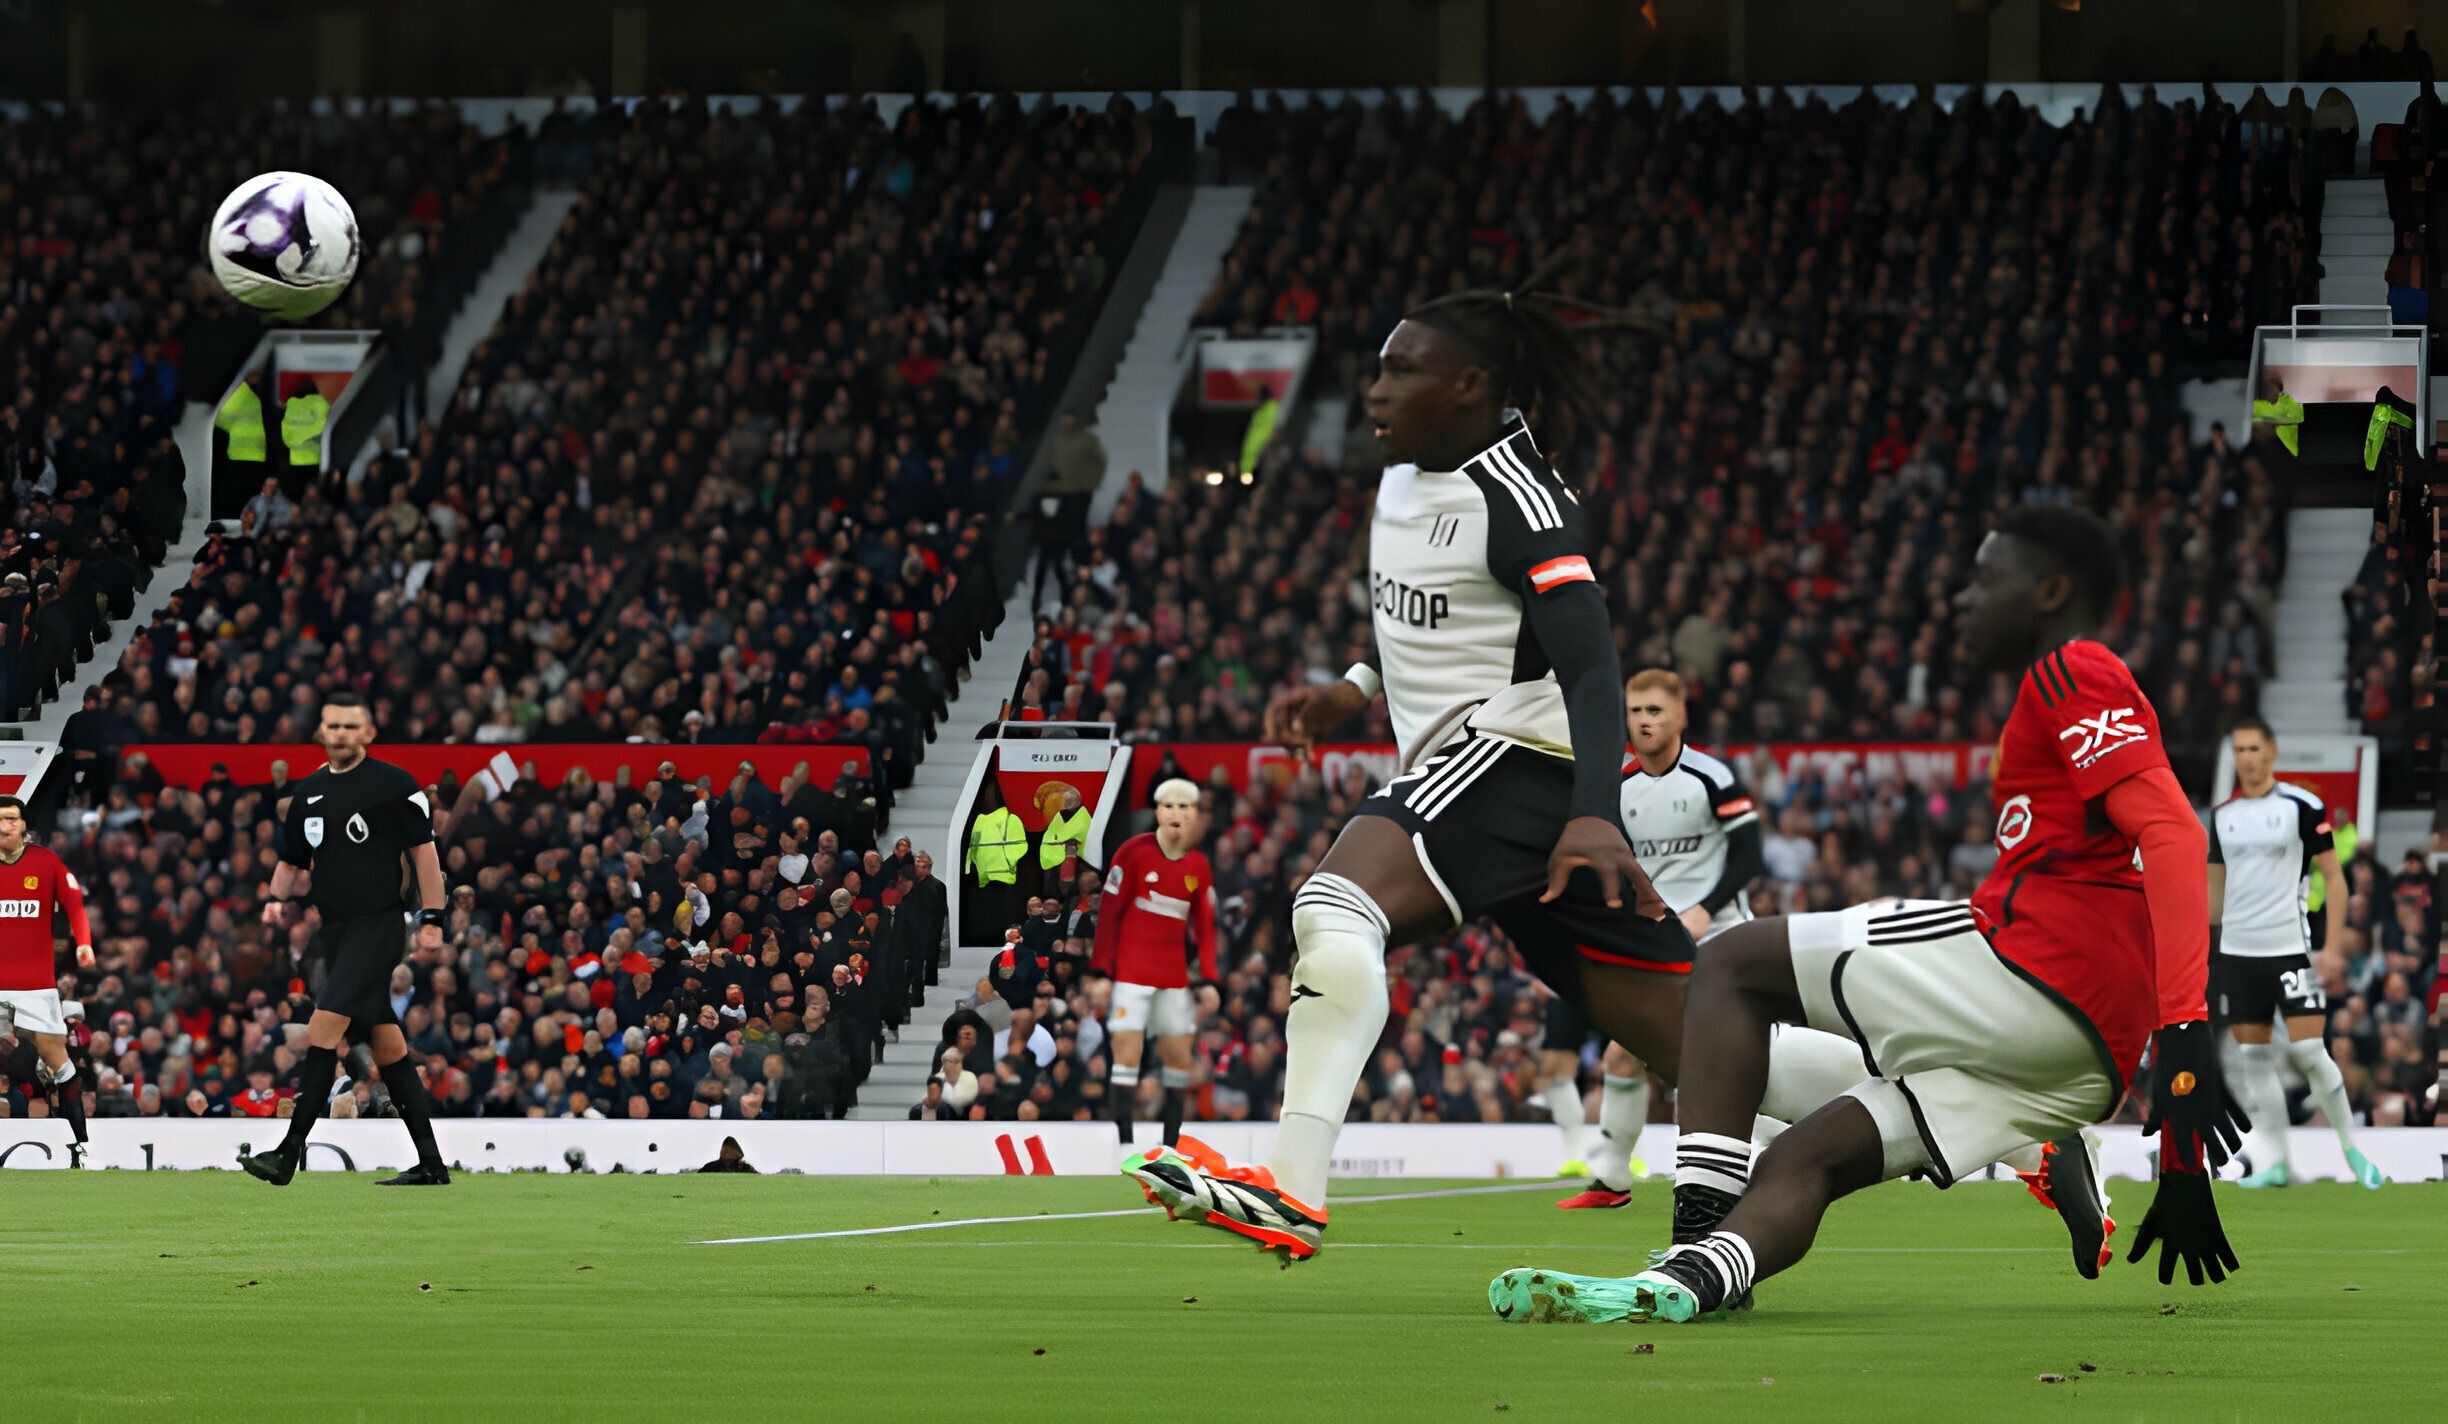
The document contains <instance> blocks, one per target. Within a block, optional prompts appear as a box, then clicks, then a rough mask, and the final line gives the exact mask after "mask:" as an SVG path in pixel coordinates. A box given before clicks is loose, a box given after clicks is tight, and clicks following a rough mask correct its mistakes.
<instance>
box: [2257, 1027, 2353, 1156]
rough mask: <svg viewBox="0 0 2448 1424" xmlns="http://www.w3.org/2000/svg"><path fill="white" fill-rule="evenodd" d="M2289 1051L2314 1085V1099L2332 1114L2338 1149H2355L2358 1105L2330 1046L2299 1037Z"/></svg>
mask: <svg viewBox="0 0 2448 1424" xmlns="http://www.w3.org/2000/svg"><path fill="white" fill-rule="evenodd" d="M2286 1053H2287V1057H2289V1058H2291V1059H2293V1060H2294V1061H2295V1071H2297V1072H2299V1073H2301V1074H2303V1075H2304V1081H2306V1082H2308V1083H2310V1084H2311V1085H2312V1101H2313V1102H2315V1103H2318V1104H2319V1105H2320V1110H2321V1111H2322V1112H2324V1113H2327V1114H2328V1115H2329V1126H2330V1127H2331V1128H2332V1129H2334V1130H2335V1131H2336V1132H2337V1140H2338V1149H2339V1150H2340V1151H2347V1152H2351V1151H2353V1150H2354V1145H2355V1143H2354V1108H2353V1107H2351V1106H2350V1105H2348V1103H2347V1101H2346V1075H2345V1074H2343V1073H2340V1072H2339V1071H2338V1066H2337V1063H2336V1061H2335V1060H2333V1059H2331V1058H2330V1056H2329V1045H2328V1044H2326V1043H2324V1042H2322V1041H2321V1040H2319V1039H2317V1038H2307V1039H2297V1040H2295V1041H2294V1042H2292V1043H2289V1044H2288V1045H2287V1046H2286ZM2248 1111H2249V1109H2248Z"/></svg>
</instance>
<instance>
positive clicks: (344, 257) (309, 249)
mask: <svg viewBox="0 0 2448 1424" xmlns="http://www.w3.org/2000/svg"><path fill="white" fill-rule="evenodd" d="M204 255H205V258H206V259H207V260H208V261H210V262H211V263H212V270H213V276H215V277H216V278H219V279H220V282H221V285H222V286H223V287H224V288H226V289H227V290H228V291H229V294H230V295H231V296H233V297H236V298H237V299H238V300H240V301H242V302H244V303H246V304H247V305H248V306H251V307H253V308H255V309H256V310H258V311H263V312H269V313H271V314H272V315H274V316H276V317H281V318H283V319H285V320H289V321H299V320H303V319H304V318H306V317H310V316H313V315H314V314H315V313H316V312H319V311H321V310H323V309H324V308H325V307H327V306H330V305H331V304H332V303H333V302H335V301H337V300H339V298H340V293H341V292H342V291H344V290H345V289H346V288H347V287H348V284H349V282H350V280H351V279H352V278H354V277H355V276H356V275H357V214H355V213H354V212H351V211H350V210H349V205H348V199H346V198H343V197H341V196H340V192H339V190H338V189H336V188H334V187H332V185H331V184H329V183H326V182H324V181H323V180H322V179H320V178H317V177H314V176H313V175H311V174H306V173H259V174H257V175H256V176H254V177H252V178H249V179H248V180H246V181H245V182H244V183H241V184H239V185H238V186H237V188H235V189H234V190H232V191H231V193H230V195H229V196H228V197H226V198H223V199H222V200H221V208H220V210H219V211H218V212H215V213H214V214H213V220H212V226H211V227H209V228H207V229H206V230H205V233H204Z"/></svg>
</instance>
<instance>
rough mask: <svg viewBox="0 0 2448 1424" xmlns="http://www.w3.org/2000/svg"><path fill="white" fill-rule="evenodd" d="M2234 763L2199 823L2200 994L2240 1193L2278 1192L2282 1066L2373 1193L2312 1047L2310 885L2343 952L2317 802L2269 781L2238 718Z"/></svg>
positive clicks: (2260, 735)
mask: <svg viewBox="0 0 2448 1424" xmlns="http://www.w3.org/2000/svg"><path fill="white" fill-rule="evenodd" d="M2228 746H2229V747H2230V749H2231V750H2233V752H2234V753H2235V773H2236V794H2235V797H2234V799H2232V800H2230V801H2228V802H2227V803H2226V804H2225V805H2223V806H2220V807H2219V808H2218V809H2217V810H2215V811H2213V812H2211V813H2210V925H2211V930H2210V945H2211V953H2210V994H2211V999H2212V1002H2213V1003H2214V1005H2215V1006H2216V1008H2217V1010H2218V1016H2219V1017H2220V1018H2221V1019H2223V1020H2225V1021H2226V1024H2227V1032H2228V1033H2229V1034H2231V1035H2233V1036H2234V1039H2235V1061H2236V1068H2235V1073H2234V1088H2233V1091H2234V1093H2235V1095H2236V1098H2237V1100H2238V1101H2240V1102H2242V1103H2243V1104H2244V1110H2245V1112H2247V1113H2249V1114H2250V1115H2251V1116H2252V1120H2253V1124H2254V1130H2253V1132H2252V1134H2251V1135H2250V1136H2249V1137H2247V1138H2246V1139H2245V1143H2244V1155H2245V1156H2246V1157H2247V1158H2248V1159H2250V1160H2251V1163H2252V1166H2253V1170H2252V1171H2251V1172H2250V1173H2248V1174H2246V1176H2245V1178H2244V1183H2243V1184H2244V1185H2245V1186H2248V1187H2283V1186H2285V1185H2287V1183H2288V1182H2289V1181H2290V1180H2291V1179H2292V1174H2293V1171H2294V1164H2293V1162H2292V1161H2291V1160H2290V1159H2289V1157H2288V1155H2287V1105H2286V1088H2285V1085H2284V1082H2283V1081H2282V1080H2281V1079H2280V1077H2279V1067H2278V1065H2279V1063H2280V1062H2281V1061H2282V1060H2291V1061H2293V1063H2294V1064H2295V1069H2296V1071H2297V1072H2299V1073H2301V1074H2303V1075H2304V1081H2306V1082H2307V1083H2310V1084H2311V1085H2312V1101H2313V1102H2315V1103H2317V1104H2319V1106H2320V1110H2321V1111H2322V1112H2323V1113H2326V1114H2327V1115H2328V1117H2329V1125H2330V1126H2331V1127H2333V1128H2335V1129H2336V1130H2337V1135H2338V1146H2340V1147H2342V1148H2344V1149H2345V1151H2346V1165H2347V1166H2348V1167H2349V1168H2351V1169H2352V1170H2353V1172H2354V1174H2355V1178H2356V1180H2358V1181H2360V1182H2362V1183H2363V1185H2365V1186H2367V1187H2377V1186H2379V1185H2380V1184H2381V1183H2382V1182H2383V1181H2385V1180H2386V1178H2384V1177H2382V1176H2381V1174H2380V1169H2379V1168H2377V1167H2375V1166H2373V1165H2372V1163H2371V1159H2370V1158H2368V1157H2365V1156H2364V1155H2363V1153H2362V1151H2361V1150H2360V1149H2358V1148H2357V1147H2356V1146H2355V1142H2354V1130H2353V1126H2352V1124H2353V1121H2354V1112H2353V1109H2351V1108H2349V1107H2348V1106H2347V1104H2346V1079H2345V1076H2344V1075H2343V1074H2341V1073H2339V1072H2338V1066H2337V1064H2336V1063H2334V1062H2332V1061H2330V1058H2329V1045H2328V1043H2327V1042H2326V1041H2325V1039H2324V1037H2323V1031H2324V1030H2325V1029H2326V1028H2327V1027H2328V1019H2329V996H2328V995H2327V994H2326V993H2324V992H2323V991H2322V989H2321V982H2320V971H2319V970H2317V969H2315V968H2314V967H2313V966H2312V922H2311V920H2310V919H2309V918H2308V917H2307V915H2306V913H2305V907H2306V906H2307V905H2309V904H2310V903H2311V893H2312V876H2313V874H2314V872H2318V873H2319V874H2320V876H2321V878H2322V879H2324V880H2326V881H2327V882H2328V890H2329V898H2328V904H2327V906H2326V907H2325V910H2326V913H2327V914H2328V916H2329V938H2328V941H2327V942H2328V943H2330V944H2343V943H2344V942H2345V940H2344V932H2345V928H2346V875H2345V872H2344V871H2342V870H2340V869H2338V858H2337V848H2336V846H2335V845H2333V844H2332V843H2331V839H2330V830H2329V811H2328V808H2327V807H2326V806H2324V805H2322V804H2321V799H2320V798H2319V797H2318V796H2315V795H2313V794H2312V793H2311V792H2309V791H2306V790H2304V789H2303V788H2302V787H2300V786H2289V785H2287V784H2286V783H2285V782H2283V781H2280V780H2278V778H2277V766H2278V734H2277V733H2275V732H2273V731H2271V730H2270V726H2269V723H2267V722H2264V721H2262V720H2261V719H2260V718H2258V717H2247V718H2245V719H2244V720H2243V721H2241V722H2238V723H2237V724H2236V727H2235V730H2234V731H2232V732H2230V733H2228ZM2280 1017H2284V1018H2285V1019H2286V1026H2287V1043H2286V1046H2285V1047H2283V1048H2282V1047H2280V1046H2279V1045H2277V1044H2275V1043H2273V1042H2271V1041H2270V1040H2271V1037H2272V1034H2271V1032H2270V1024H2271V1021H2272V1020H2274V1019H2277V1018H2280Z"/></svg>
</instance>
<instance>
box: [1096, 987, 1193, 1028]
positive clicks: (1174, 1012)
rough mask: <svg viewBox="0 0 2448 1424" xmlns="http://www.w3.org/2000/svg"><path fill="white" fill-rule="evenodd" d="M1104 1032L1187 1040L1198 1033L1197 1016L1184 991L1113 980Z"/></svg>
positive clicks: (1186, 991) (1188, 993)
mask: <svg viewBox="0 0 2448 1424" xmlns="http://www.w3.org/2000/svg"><path fill="white" fill-rule="evenodd" d="M1105 1031H1106V1032H1107V1033H1144V1034H1148V1035H1150V1036H1151V1037H1155V1038H1187V1037H1188V1036H1190V1035H1191V1034H1194V1033H1196V1032H1198V1014H1197V1011H1196V1010H1195V1009H1194V1008H1193V1007H1192V1006H1191V1002H1190V991H1189V990H1187V989H1159V988H1157V987H1155V986H1154V985H1152V984H1125V983H1123V982H1121V981H1120V980H1115V981H1114V986H1113V1008H1112V1011H1111V1012H1110V1013H1108V1014H1107V1015H1106V1018H1105Z"/></svg>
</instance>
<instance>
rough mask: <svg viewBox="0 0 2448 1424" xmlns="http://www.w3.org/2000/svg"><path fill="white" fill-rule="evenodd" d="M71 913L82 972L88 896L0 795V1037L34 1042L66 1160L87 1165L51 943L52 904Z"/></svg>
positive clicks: (81, 1090) (79, 1087)
mask: <svg viewBox="0 0 2448 1424" xmlns="http://www.w3.org/2000/svg"><path fill="white" fill-rule="evenodd" d="M55 905H56V906H57V907H58V908H59V909H62V910H65V911H67V912H68V929H69V932H70V933H71V934H73V935H74V936H75V937H76V961H77V967H78V968H80V969H91V968H92V967H93V962H94V952H93V928H92V925H91V923H90V922H89V921H88V920H87V919H86V918H85V895H84V891H83V889H82V887H80V886H79V885H78V884H77V878H76V877H75V876H74V875H72V874H70V873H69V871H68V867H67V865H66V864H65V863H64V862H62V861H61V860H60V858H59V857H58V856H56V855H54V854H52V853H51V851H50V850H49V849H47V848H45V847H43V846H38V845H29V844H27V842H26V818H25V803H24V802H23V801H20V800H18V799H17V798H16V797H14V796H0V908H5V910H6V912H7V913H6V917H5V922H0V1034H10V1033H22V1034H25V1035H27V1036H29V1037H31V1038H32V1039H33V1040H34V1053H35V1056H36V1057H38V1058H40V1059H41V1060H42V1078H43V1083H42V1091H43V1093H44V1094H45V1095H46V1096H47V1098H48V1099H49V1106H50V1110H51V1111H52V1112H53V1113H55V1114H57V1115H59V1116H60V1117H64V1118H66V1119H68V1131H69V1134H70V1137H71V1140H70V1142H69V1144H68V1165H69V1166H71V1167H82V1166H84V1165H85V1085H84V1084H82V1083H79V1082H78V1081H77V1072H76V1065H75V1064H73V1063H71V1062H69V1061H68V1020H67V1019H66V1018H65V1017H64V1016H63V1015H62V1013H61V1008H60V994H59V977H58V966H57V965H56V963H54V956H55V955H56V954H57V953H58V951H57V949H56V947H55V946H54V945H53V943H52V940H51V911H52V908H53V907H54V906H55Z"/></svg>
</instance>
